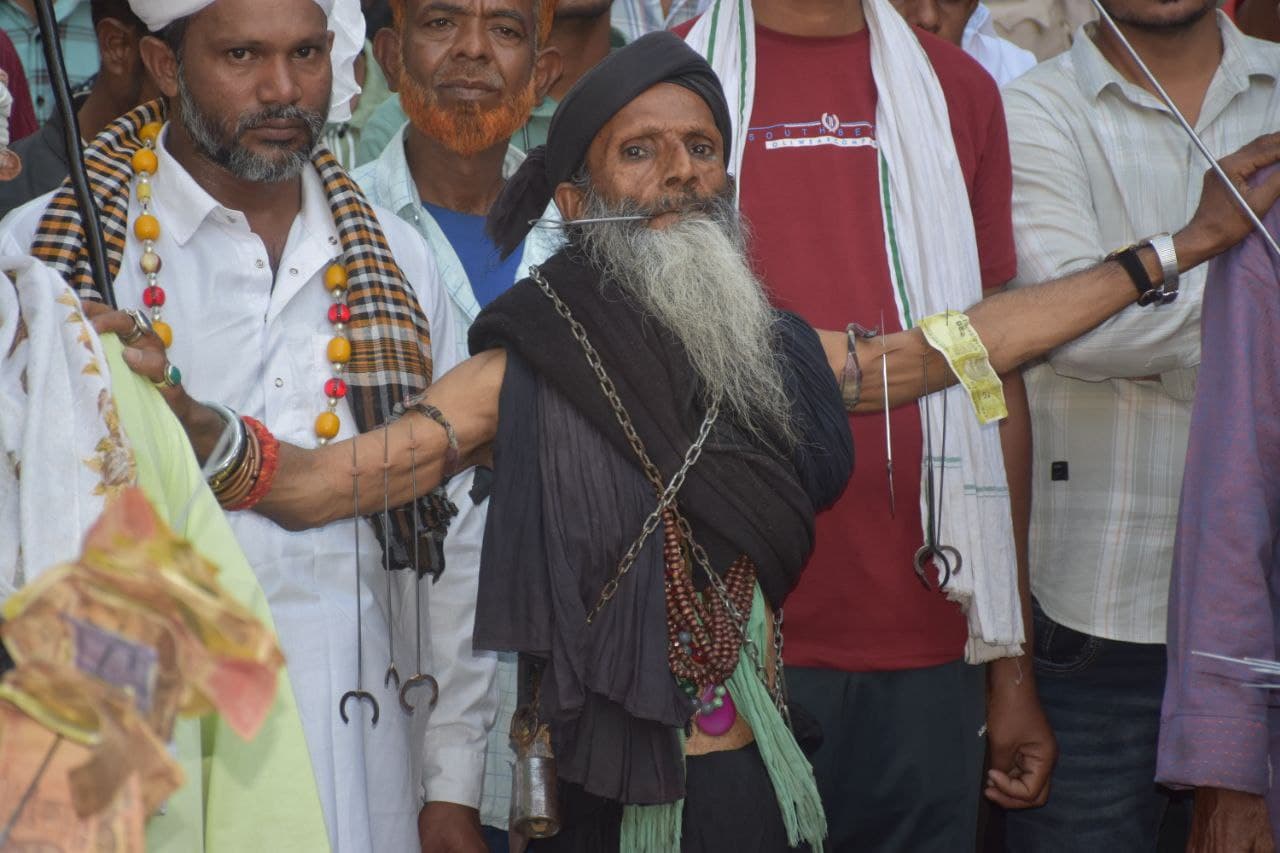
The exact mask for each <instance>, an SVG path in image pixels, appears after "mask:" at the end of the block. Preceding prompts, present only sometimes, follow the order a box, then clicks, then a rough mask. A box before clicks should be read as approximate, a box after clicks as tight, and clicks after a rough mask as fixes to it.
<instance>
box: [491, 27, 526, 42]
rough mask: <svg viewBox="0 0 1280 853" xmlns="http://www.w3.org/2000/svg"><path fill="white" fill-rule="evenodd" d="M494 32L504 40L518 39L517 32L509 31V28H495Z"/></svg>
mask: <svg viewBox="0 0 1280 853" xmlns="http://www.w3.org/2000/svg"><path fill="white" fill-rule="evenodd" d="M494 32H496V33H497V34H498V35H500V36H501V37H502V38H504V39H514V38H520V33H519V32H518V31H517V30H513V29H511V27H495V28H494Z"/></svg>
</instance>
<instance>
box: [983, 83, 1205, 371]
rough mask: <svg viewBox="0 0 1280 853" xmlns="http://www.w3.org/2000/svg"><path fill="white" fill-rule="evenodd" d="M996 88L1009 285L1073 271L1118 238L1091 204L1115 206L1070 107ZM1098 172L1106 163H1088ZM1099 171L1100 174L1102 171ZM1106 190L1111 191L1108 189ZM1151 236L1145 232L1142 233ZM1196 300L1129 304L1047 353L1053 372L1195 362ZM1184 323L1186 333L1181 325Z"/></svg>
mask: <svg viewBox="0 0 1280 853" xmlns="http://www.w3.org/2000/svg"><path fill="white" fill-rule="evenodd" d="M1021 83H1022V81H1019V83H1015V84H1014V85H1013V87H1011V88H1007V89H1005V90H1004V92H1003V94H1004V103H1005V113H1006V115H1007V118H1008V123H1009V150H1010V155H1011V157H1012V161H1013V228H1014V239H1015V242H1016V244H1017V250H1018V277H1017V280H1016V282H1015V284H1014V286H1024V285H1031V284H1037V283H1040V282H1043V281H1048V280H1050V279H1054V278H1059V277H1061V276H1065V275H1068V274H1070V273H1074V272H1078V271H1080V270H1082V269H1085V268H1086V267H1089V266H1092V265H1094V264H1097V263H1099V262H1101V261H1102V259H1103V258H1104V257H1105V256H1106V255H1107V254H1108V253H1109V252H1111V251H1113V250H1115V249H1118V248H1121V247H1122V246H1121V243H1120V241H1121V240H1123V236H1122V235H1115V234H1105V235H1104V234H1103V233H1102V229H1101V226H1100V224H1099V220H1098V216H1097V215H1096V213H1095V209H1096V206H1097V205H1100V204H1102V205H1110V204H1122V203H1123V201H1124V200H1123V199H1122V198H1119V197H1111V196H1109V197H1106V198H1096V197H1095V194H1094V187H1093V182H1091V180H1090V176H1091V172H1092V171H1093V170H1092V169H1091V164H1089V163H1087V162H1085V158H1084V157H1083V156H1082V154H1081V147H1080V145H1079V144H1078V142H1077V140H1076V139H1075V138H1074V137H1073V133H1074V132H1076V131H1077V130H1080V129H1078V128H1073V127H1072V114H1071V113H1070V112H1067V114H1065V115H1059V114H1058V112H1057V106H1058V104H1057V103H1056V101H1055V100H1054V99H1052V98H1040V97H1037V96H1036V95H1035V94H1033V91H1032V90H1029V89H1024V88H1023V87H1022V85H1021ZM1096 165H1097V167H1098V169H1099V170H1105V168H1106V166H1105V164H1096ZM1104 173H1105V172H1104ZM1113 195H1114V191H1113ZM1141 236H1149V235H1140V237H1141ZM1195 301H1196V300H1194V299H1192V298H1183V299H1180V300H1178V301H1177V302H1174V303H1173V304H1171V305H1162V306H1159V308H1155V309H1153V308H1143V307H1140V306H1130V307H1129V308H1127V309H1125V310H1124V311H1121V312H1120V313H1119V314H1117V315H1115V316H1114V317H1112V318H1111V319H1110V320H1107V321H1106V322H1105V323H1103V324H1102V325H1100V326H1099V327H1098V328H1096V329H1094V330H1093V331H1092V332H1089V333H1088V334H1086V335H1083V336H1082V337H1079V338H1077V339H1076V340H1074V341H1072V342H1070V343H1068V344H1065V345H1063V346H1061V347H1058V348H1057V349H1056V350H1054V351H1053V352H1052V353H1050V354H1049V356H1048V362H1049V364H1050V365H1051V366H1052V368H1053V370H1054V371H1055V372H1056V373H1058V374H1059V375H1061V376H1067V377H1071V378H1075V379H1083V380H1087V381H1102V380H1105V379H1112V378H1129V377H1144V376H1150V375H1155V374H1161V373H1165V372H1168V371H1173V370H1178V369H1181V368H1188V367H1194V366H1195V365H1196V364H1197V363H1198V362H1199V356H1200V352H1199V346H1198V337H1197V336H1196V335H1195V334H1193V333H1194V331H1195V328H1194V327H1195V325H1196V323H1197V322H1198V319H1199V314H1198V310H1197V306H1196V305H1195V304H1194V303H1195ZM1189 330H1190V331H1189Z"/></svg>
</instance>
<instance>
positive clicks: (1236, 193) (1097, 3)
mask: <svg viewBox="0 0 1280 853" xmlns="http://www.w3.org/2000/svg"><path fill="white" fill-rule="evenodd" d="M1089 2H1091V3H1093V6H1094V8H1095V9H1097V10H1098V15H1099V16H1100V17H1101V18H1102V20H1104V21H1106V23H1107V26H1108V27H1110V29H1111V32H1112V33H1114V34H1115V37H1116V38H1117V39H1118V40H1119V41H1120V44H1121V45H1123V46H1124V49H1125V52H1126V53H1128V54H1129V58H1130V59H1132V60H1133V61H1134V64H1136V65H1137V66H1138V68H1139V70H1141V71H1142V74H1143V76H1144V77H1146V78H1147V82H1148V83H1150V84H1151V86H1152V88H1154V89H1155V90H1156V94H1157V95H1159V97H1160V100H1162V101H1164V105H1165V106H1166V107H1168V108H1169V112H1171V113H1173V117H1174V118H1176V119H1177V120H1178V124H1180V125H1182V129H1183V130H1185V131H1186V132H1187V135H1188V136H1190V137H1191V141H1192V142H1194V143H1195V145H1196V147H1197V148H1199V149H1200V153H1201V154H1203V155H1204V158H1205V159H1206V160H1208V161H1209V168H1211V169H1213V171H1214V172H1215V173H1216V174H1217V175H1218V177H1219V178H1220V179H1221V180H1222V183H1223V185H1225V186H1226V188H1227V192H1228V193H1230V194H1231V197H1232V198H1234V199H1235V201H1236V204H1238V205H1240V209H1241V210H1243V211H1244V213H1245V215H1246V216H1248V217H1249V221H1250V222H1252V223H1253V227H1254V228H1255V229H1257V231H1258V233H1259V234H1261V235H1262V239H1263V240H1266V241H1267V245H1268V246H1270V247H1271V251H1273V252H1275V254H1276V258H1278V259H1280V243H1277V242H1276V238H1275V237H1273V236H1271V232H1269V231H1267V228H1266V226H1265V225H1263V224H1262V220H1261V219H1260V218H1259V217H1258V214H1256V213H1254V212H1253V208H1251V207H1250V206H1249V202H1247V201H1245V198H1244V195H1243V194H1242V193H1241V192H1240V190H1239V189H1238V188H1237V187H1236V185H1235V184H1234V183H1232V181H1231V178H1230V177H1228V176H1227V173H1226V172H1224V171H1223V170H1222V167H1221V166H1219V165H1218V161H1217V160H1216V159H1214V156H1213V152H1211V151H1210V150H1209V147H1208V146H1207V145H1205V144H1204V140H1203V139H1201V138H1200V135H1199V134H1198V133H1196V131H1195V128H1193V127H1192V126H1191V123H1190V122H1188V121H1187V118H1186V116H1184V115H1183V114H1182V110H1180V109H1178V106H1177V105H1176V104H1175V103H1174V102H1173V98H1170V97H1169V93H1168V92H1166V91H1165V90H1164V86H1161V85H1160V81H1159V80H1157V79H1156V75H1155V74H1153V73H1152V72H1151V69H1150V68H1148V67H1147V63H1145V62H1143V61H1142V57H1141V56H1139V55H1138V51H1137V50H1135V49H1134V47H1133V45H1132V44H1131V43H1130V42H1129V39H1128V38H1127V37H1126V36H1125V34H1124V33H1122V32H1121V31H1120V27H1119V25H1118V24H1116V22H1115V19H1114V18H1112V17H1111V14H1110V13H1109V12H1107V10H1106V9H1104V8H1103V7H1102V3H1101V0H1089Z"/></svg>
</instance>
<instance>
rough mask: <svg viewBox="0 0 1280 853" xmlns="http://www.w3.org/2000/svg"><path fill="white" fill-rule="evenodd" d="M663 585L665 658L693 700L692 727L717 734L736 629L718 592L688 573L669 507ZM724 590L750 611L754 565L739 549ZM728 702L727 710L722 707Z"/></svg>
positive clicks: (729, 718) (727, 717)
mask: <svg viewBox="0 0 1280 853" xmlns="http://www.w3.org/2000/svg"><path fill="white" fill-rule="evenodd" d="M662 520H663V531H664V544H663V561H664V563H665V564H666V569H665V572H664V578H663V586H664V589H665V591H666V600H667V662H668V664H669V665H670V666H671V672H672V674H673V675H675V677H676V678H677V679H678V680H679V681H680V682H681V684H682V686H683V688H684V690H685V692H686V693H688V694H689V697H690V698H691V699H692V700H693V702H694V704H695V706H696V707H695V710H694V717H695V719H696V720H697V722H698V727H699V728H700V729H702V730H703V731H705V732H706V733H707V734H710V735H720V734H724V732H726V731H728V730H729V728H730V727H731V726H732V725H733V721H734V719H735V718H736V716H737V715H736V713H734V712H733V711H732V704H731V700H730V698H729V696H728V691H727V690H726V689H725V686H724V683H725V682H726V681H728V680H729V678H730V676H732V675H733V672H734V670H735V669H737V668H738V658H739V652H740V651H741V649H742V633H741V631H740V630H739V629H738V626H737V625H736V624H735V623H734V620H733V617H732V616H731V615H730V614H729V612H728V610H727V609H726V607H725V604H724V601H723V600H722V599H721V598H720V596H718V595H714V594H708V595H702V594H699V593H698V591H697V590H696V589H694V586H693V577H692V575H691V574H690V572H689V558H688V554H687V548H686V545H685V543H684V541H683V538H682V536H681V534H680V531H679V528H678V527H677V525H676V522H675V518H674V516H673V514H672V513H671V511H670V510H668V511H667V512H666V513H664V514H663V517H662ZM724 585H725V589H726V591H727V592H728V597H729V600H730V601H731V602H733V607H734V609H735V610H737V612H738V613H739V614H742V615H743V616H744V618H745V615H746V614H748V613H750V612H751V604H752V599H753V597H754V595H755V585H756V571H755V565H754V564H753V563H752V562H751V559H750V558H749V557H747V556H746V555H745V554H744V555H742V556H740V557H738V559H737V560H735V561H734V562H733V565H731V566H730V567H729V570H728V571H727V572H726V573H725V576H724ZM726 705H728V707H729V709H730V710H729V712H727V713H726V712H723V711H722V709H724V708H725V707H726Z"/></svg>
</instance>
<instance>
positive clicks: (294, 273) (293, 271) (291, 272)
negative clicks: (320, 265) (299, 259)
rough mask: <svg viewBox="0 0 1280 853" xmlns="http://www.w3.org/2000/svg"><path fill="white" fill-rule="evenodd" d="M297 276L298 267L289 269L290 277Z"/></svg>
mask: <svg viewBox="0 0 1280 853" xmlns="http://www.w3.org/2000/svg"><path fill="white" fill-rule="evenodd" d="M297 274H298V268H297V267H289V275H297Z"/></svg>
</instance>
